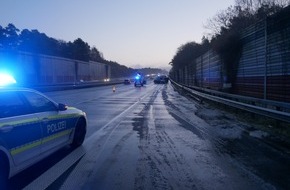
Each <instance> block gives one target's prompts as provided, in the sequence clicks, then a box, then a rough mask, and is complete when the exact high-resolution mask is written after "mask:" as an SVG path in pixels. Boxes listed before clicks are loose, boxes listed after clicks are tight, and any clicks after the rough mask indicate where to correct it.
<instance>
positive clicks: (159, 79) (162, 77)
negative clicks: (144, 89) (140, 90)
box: [154, 75, 169, 84]
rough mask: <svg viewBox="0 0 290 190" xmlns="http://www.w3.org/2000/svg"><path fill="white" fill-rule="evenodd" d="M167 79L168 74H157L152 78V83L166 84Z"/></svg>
mask: <svg viewBox="0 0 290 190" xmlns="http://www.w3.org/2000/svg"><path fill="white" fill-rule="evenodd" d="M168 81H169V78H168V76H166V75H158V76H156V77H155V79H154V84H167V83H168Z"/></svg>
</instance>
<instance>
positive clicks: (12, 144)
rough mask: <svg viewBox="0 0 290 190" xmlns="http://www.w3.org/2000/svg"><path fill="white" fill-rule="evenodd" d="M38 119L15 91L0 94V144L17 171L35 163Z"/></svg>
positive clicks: (37, 148)
mask: <svg viewBox="0 0 290 190" xmlns="http://www.w3.org/2000/svg"><path fill="white" fill-rule="evenodd" d="M41 139H42V130H41V126H40V122H39V119H38V118H37V117H36V116H35V115H34V114H33V113H32V111H31V109H30V107H29V105H28V104H27V102H25V100H24V99H23V98H22V97H21V96H20V94H19V93H18V92H17V91H5V92H1V93H0V142H1V145H0V146H3V147H4V148H5V149H6V151H8V153H9V154H10V156H11V158H12V159H13V162H14V164H15V165H16V167H18V168H19V169H20V168H22V167H25V166H27V165H30V164H32V163H34V162H35V160H36V159H37V158H38V157H39V154H40V149H41V146H40V145H41Z"/></svg>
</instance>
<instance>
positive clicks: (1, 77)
mask: <svg viewBox="0 0 290 190" xmlns="http://www.w3.org/2000/svg"><path fill="white" fill-rule="evenodd" d="M15 83H16V80H15V79H14V77H13V76H11V75H9V74H7V73H0V86H7V85H11V84H15Z"/></svg>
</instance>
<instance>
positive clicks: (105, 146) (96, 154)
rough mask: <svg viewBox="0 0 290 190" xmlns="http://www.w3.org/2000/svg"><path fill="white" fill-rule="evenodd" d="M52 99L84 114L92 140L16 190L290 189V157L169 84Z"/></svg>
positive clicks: (35, 170)
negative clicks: (78, 109)
mask: <svg viewBox="0 0 290 190" xmlns="http://www.w3.org/2000/svg"><path fill="white" fill-rule="evenodd" d="M115 87H116V91H115V92H113V90H112V86H103V87H97V88H87V89H79V90H67V91H58V92H48V93H46V94H47V95H48V96H49V97H51V98H52V99H54V100H56V101H57V102H61V103H66V104H68V105H71V106H75V107H77V108H80V109H82V110H84V111H85V112H86V113H87V116H88V121H89V123H88V132H87V135H86V140H85V142H84V144H83V146H81V147H80V148H78V149H76V150H71V149H70V148H64V149H62V150H60V151H59V152H57V153H56V154H54V155H52V156H51V157H49V158H48V159H45V160H44V161H42V162H40V163H39V164H37V165H35V166H33V167H32V168H30V169H28V170H26V171H24V172H22V173H21V174H19V175H17V176H16V177H14V178H12V179H11V180H10V185H11V189H22V188H24V189H29V190H31V189H37V190H40V189H48V190H49V189H85V190H86V189H88V190H89V189H106V190H107V189H118V190H119V189H126V190H129V189H138V190H142V189H290V184H289V183H288V180H289V179H290V172H289V171H290V156H289V155H290V154H289V151H288V152H287V151H285V150H282V149H279V148H277V147H275V146H272V144H271V143H269V142H268V140H269V139H270V137H271V138H273V137H272V135H270V134H268V133H266V132H263V131H260V130H257V129H256V128H255V126H253V125H252V124H249V123H244V122H241V121H240V120H239V119H237V118H236V117H235V116H234V115H232V114H230V113H226V112H223V111H219V110H217V109H216V108H213V107H211V106H209V105H207V104H200V103H198V102H195V101H194V100H190V99H188V98H186V97H183V96H181V95H180V94H178V92H176V91H174V89H173V87H172V86H171V85H170V84H167V85H162V84H161V85H154V84H153V83H152V82H151V81H149V84H148V85H146V86H145V87H137V88H135V87H134V85H116V86H115Z"/></svg>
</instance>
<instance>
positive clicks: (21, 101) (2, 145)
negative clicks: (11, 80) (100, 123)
mask: <svg viewBox="0 0 290 190" xmlns="http://www.w3.org/2000/svg"><path fill="white" fill-rule="evenodd" d="M86 126H87V119H86V114H85V113H84V112H83V111H81V110H78V109H76V108H73V107H68V106H66V105H64V104H57V103H55V102H54V101H52V100H51V99H49V98H48V97H46V96H45V95H43V94H42V93H40V92H38V91H35V90H32V89H25V88H9V87H0V189H3V187H5V184H6V183H7V179H8V178H10V177H12V176H14V175H15V174H17V173H19V172H20V171H22V170H24V169H26V168H27V167H29V166H31V165H33V164H35V163H36V162H38V161H40V160H41V159H43V158H45V157H47V156H48V155H50V154H52V153H53V152H55V151H57V150H58V149H60V148H62V147H64V146H66V145H71V146H72V147H78V146H80V145H81V144H82V143H83V141H84V138H85V135H86Z"/></svg>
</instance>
